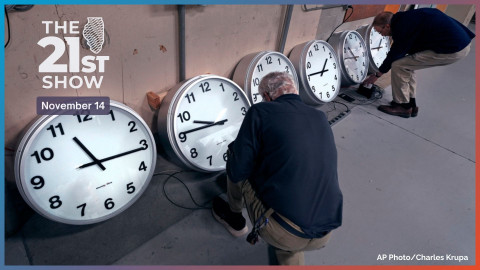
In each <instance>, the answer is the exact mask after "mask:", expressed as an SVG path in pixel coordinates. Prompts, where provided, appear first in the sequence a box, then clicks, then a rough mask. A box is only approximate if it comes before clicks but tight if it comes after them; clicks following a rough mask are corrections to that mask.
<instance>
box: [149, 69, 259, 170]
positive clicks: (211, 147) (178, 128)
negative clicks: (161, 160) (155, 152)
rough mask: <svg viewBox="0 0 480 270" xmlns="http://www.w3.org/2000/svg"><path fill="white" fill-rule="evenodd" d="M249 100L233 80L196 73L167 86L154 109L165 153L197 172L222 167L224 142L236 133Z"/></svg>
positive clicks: (233, 138) (224, 157) (227, 141)
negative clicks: (156, 108) (156, 113)
mask: <svg viewBox="0 0 480 270" xmlns="http://www.w3.org/2000/svg"><path fill="white" fill-rule="evenodd" d="M249 108H250V102H249V101H248V98H247V96H246V95H245V93H244V92H243V90H242V89H241V88H240V87H239V86H238V85H237V84H236V83H234V82H233V81H231V80H229V79H227V78H224V77H220V76H217V75H200V76H196V77H194V78H191V79H189V80H187V81H185V82H181V83H179V84H177V85H176V86H175V87H173V88H172V89H170V90H169V92H168V94H167V95H166V96H165V98H164V100H163V101H162V105H161V107H160V110H159V113H158V120H157V121H158V134H159V138H160V143H161V144H162V146H163V148H164V150H165V153H166V154H167V157H168V158H169V159H170V160H171V161H172V162H174V163H176V164H178V165H180V166H183V167H187V168H190V169H193V170H196V171H200V172H207V173H208V172H216V171H222V170H224V169H225V167H226V158H227V155H226V153H227V146H228V144H229V143H231V142H232V141H233V140H235V138H236V137H237V134H238V131H239V129H240V126H241V124H242V122H243V118H244V116H245V114H246V113H247V111H248V109H249Z"/></svg>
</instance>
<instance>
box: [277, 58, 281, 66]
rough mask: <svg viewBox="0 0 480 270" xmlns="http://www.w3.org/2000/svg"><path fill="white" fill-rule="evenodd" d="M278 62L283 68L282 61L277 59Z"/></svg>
mask: <svg viewBox="0 0 480 270" xmlns="http://www.w3.org/2000/svg"><path fill="white" fill-rule="evenodd" d="M277 60H278V65H279V66H281V65H282V61H280V58H277Z"/></svg>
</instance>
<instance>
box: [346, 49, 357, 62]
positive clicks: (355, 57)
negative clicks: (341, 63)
mask: <svg viewBox="0 0 480 270" xmlns="http://www.w3.org/2000/svg"><path fill="white" fill-rule="evenodd" d="M348 50H349V51H350V53H351V54H352V56H353V57H346V58H345V59H352V58H354V59H355V61H357V58H358V56H355V54H354V53H353V52H352V49H350V47H348Z"/></svg>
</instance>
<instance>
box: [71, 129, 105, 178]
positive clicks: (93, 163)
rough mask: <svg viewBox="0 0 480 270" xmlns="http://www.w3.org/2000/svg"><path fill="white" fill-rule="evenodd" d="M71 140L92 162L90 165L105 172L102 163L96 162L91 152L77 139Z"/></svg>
mask: <svg viewBox="0 0 480 270" xmlns="http://www.w3.org/2000/svg"><path fill="white" fill-rule="evenodd" d="M73 140H74V141H75V142H76V143H77V144H78V146H80V148H82V150H83V151H84V152H85V153H86V154H87V155H88V156H89V157H90V158H91V159H92V160H93V162H91V165H95V164H96V165H98V167H100V169H102V171H105V169H106V168H105V166H103V164H102V161H100V160H98V159H97V158H96V157H95V156H94V155H93V154H92V152H90V151H89V150H88V149H87V147H85V145H83V143H82V142H81V141H80V140H79V139H78V138H77V137H73Z"/></svg>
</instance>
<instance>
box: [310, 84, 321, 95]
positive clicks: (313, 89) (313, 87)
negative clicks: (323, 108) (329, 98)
mask: <svg viewBox="0 0 480 270" xmlns="http://www.w3.org/2000/svg"><path fill="white" fill-rule="evenodd" d="M312 91H313V93H315V91H316V89H315V86H314V85H312ZM320 94H321V93H320Z"/></svg>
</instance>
